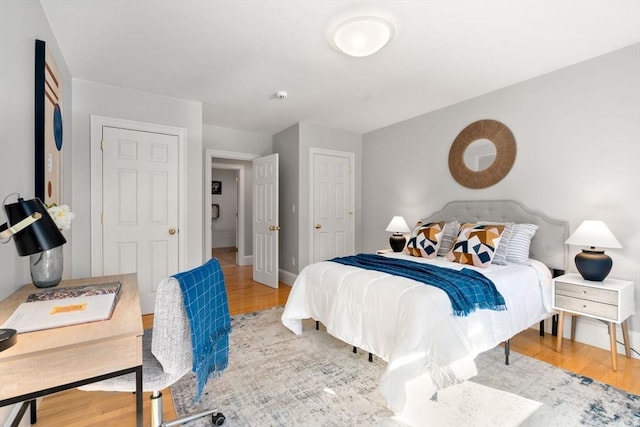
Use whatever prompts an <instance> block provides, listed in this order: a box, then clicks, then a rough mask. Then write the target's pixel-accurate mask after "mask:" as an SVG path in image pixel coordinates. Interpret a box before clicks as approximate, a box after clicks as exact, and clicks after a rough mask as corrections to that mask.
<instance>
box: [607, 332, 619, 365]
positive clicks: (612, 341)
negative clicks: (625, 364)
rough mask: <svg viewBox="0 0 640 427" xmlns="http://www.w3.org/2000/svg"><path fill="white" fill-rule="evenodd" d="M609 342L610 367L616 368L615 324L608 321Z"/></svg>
mask: <svg viewBox="0 0 640 427" xmlns="http://www.w3.org/2000/svg"><path fill="white" fill-rule="evenodd" d="M609 342H610V346H611V367H612V368H613V370H614V371H617V370H618V348H617V347H618V344H617V343H616V324H615V323H613V322H609Z"/></svg>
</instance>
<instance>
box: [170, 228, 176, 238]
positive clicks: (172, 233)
mask: <svg viewBox="0 0 640 427" xmlns="http://www.w3.org/2000/svg"><path fill="white" fill-rule="evenodd" d="M174 234H176V229H175V228H170V229H169V235H170V236H173V235H174Z"/></svg>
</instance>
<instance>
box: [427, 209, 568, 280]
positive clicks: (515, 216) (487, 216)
mask: <svg viewBox="0 0 640 427" xmlns="http://www.w3.org/2000/svg"><path fill="white" fill-rule="evenodd" d="M423 221H425V222H433V221H459V222H461V223H462V222H477V221H496V222H498V221H499V222H516V223H528V224H536V225H537V226H538V227H539V228H538V230H537V231H536V234H535V236H534V237H533V240H532V241H531V249H530V252H531V258H534V259H537V260H539V261H541V262H543V263H545V264H546V265H547V266H548V267H549V268H551V269H558V270H565V269H566V266H567V253H568V251H567V245H565V244H564V241H565V240H567V238H568V237H569V223H568V222H566V221H561V220H557V219H553V218H549V217H548V216H547V215H545V214H543V213H542V212H538V211H534V210H531V209H529V208H527V207H526V206H524V205H523V204H521V203H519V202H516V201H514V200H456V201H453V202H449V203H447V204H446V205H445V206H444V207H443V208H442V209H441V210H439V211H438V212H435V213H433V214H431V215H429V216H428V217H426V218H424V219H423Z"/></svg>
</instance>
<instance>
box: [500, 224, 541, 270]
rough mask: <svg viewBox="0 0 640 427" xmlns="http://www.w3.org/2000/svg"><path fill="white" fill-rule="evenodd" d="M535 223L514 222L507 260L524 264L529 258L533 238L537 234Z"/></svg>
mask: <svg viewBox="0 0 640 427" xmlns="http://www.w3.org/2000/svg"><path fill="white" fill-rule="evenodd" d="M536 230H538V226H537V225H535V224H514V225H513V229H512V230H511V237H510V238H509V243H508V245H507V261H508V262H515V263H517V264H523V263H525V262H527V260H528V259H529V248H530V247H531V239H533V236H534V235H535V234H536Z"/></svg>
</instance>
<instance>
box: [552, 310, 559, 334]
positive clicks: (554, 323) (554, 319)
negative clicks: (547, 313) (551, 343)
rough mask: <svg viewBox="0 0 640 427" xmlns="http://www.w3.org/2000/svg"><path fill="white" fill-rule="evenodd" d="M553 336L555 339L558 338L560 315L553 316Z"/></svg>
mask: <svg viewBox="0 0 640 427" xmlns="http://www.w3.org/2000/svg"><path fill="white" fill-rule="evenodd" d="M551 335H553V336H554V337H557V336H558V315H557V314H554V315H553V316H551Z"/></svg>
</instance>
